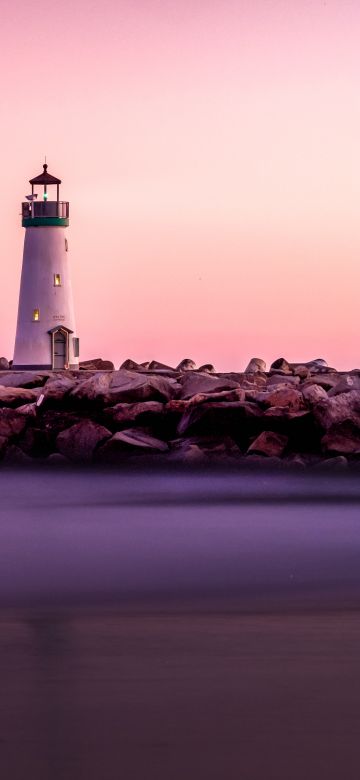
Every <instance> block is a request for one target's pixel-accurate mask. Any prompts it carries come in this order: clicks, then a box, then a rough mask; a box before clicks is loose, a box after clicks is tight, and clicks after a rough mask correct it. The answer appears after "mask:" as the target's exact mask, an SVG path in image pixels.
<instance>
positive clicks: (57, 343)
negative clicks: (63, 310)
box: [54, 330, 66, 370]
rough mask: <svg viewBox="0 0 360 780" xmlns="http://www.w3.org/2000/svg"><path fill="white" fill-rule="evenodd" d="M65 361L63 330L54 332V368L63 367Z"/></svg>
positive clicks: (64, 336)
mask: <svg viewBox="0 0 360 780" xmlns="http://www.w3.org/2000/svg"><path fill="white" fill-rule="evenodd" d="M65 363H66V334H65V333H64V331H63V330H57V331H56V332H55V333H54V369H55V370H56V369H57V368H65Z"/></svg>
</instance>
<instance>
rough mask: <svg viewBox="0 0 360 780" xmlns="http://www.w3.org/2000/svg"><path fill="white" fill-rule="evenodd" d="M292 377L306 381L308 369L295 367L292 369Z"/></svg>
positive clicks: (308, 373)
mask: <svg viewBox="0 0 360 780" xmlns="http://www.w3.org/2000/svg"><path fill="white" fill-rule="evenodd" d="M294 376H299V377H300V379H308V377H309V376H310V369H309V368H307V366H296V368H294Z"/></svg>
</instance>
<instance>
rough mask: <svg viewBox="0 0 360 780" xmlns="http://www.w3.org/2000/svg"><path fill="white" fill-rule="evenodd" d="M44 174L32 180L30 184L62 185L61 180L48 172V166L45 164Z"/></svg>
mask: <svg viewBox="0 0 360 780" xmlns="http://www.w3.org/2000/svg"><path fill="white" fill-rule="evenodd" d="M43 168H44V170H43V172H42V173H40V175H39V176H35V178H34V179H30V180H29V182H30V184H61V179H57V178H56V176H52V175H51V173H48V172H47V165H46V163H44V165H43Z"/></svg>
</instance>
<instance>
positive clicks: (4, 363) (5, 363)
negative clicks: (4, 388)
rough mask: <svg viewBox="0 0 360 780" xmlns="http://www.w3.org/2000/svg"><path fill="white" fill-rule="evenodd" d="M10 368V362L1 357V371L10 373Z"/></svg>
mask: <svg viewBox="0 0 360 780" xmlns="http://www.w3.org/2000/svg"><path fill="white" fill-rule="evenodd" d="M9 368H10V366H9V361H8V360H7V359H6V358H4V357H0V371H8V370H9Z"/></svg>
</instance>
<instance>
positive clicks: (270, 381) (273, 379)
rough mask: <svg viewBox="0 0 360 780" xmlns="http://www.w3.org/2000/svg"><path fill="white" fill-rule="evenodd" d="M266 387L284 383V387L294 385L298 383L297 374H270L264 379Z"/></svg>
mask: <svg viewBox="0 0 360 780" xmlns="http://www.w3.org/2000/svg"><path fill="white" fill-rule="evenodd" d="M265 382H266V387H277V386H278V385H284V386H285V387H296V385H299V384H300V377H299V376H292V375H291V374H289V375H286V376H285V375H284V374H272V375H271V376H269V377H267V378H266V379H265Z"/></svg>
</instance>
